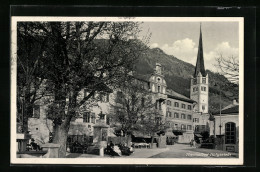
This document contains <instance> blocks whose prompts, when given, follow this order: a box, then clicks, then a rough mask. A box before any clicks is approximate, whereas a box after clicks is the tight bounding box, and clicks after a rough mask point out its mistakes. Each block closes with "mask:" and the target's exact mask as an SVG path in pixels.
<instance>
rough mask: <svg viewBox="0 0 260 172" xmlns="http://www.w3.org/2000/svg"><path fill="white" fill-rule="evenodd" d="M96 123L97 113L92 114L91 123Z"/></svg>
mask: <svg viewBox="0 0 260 172" xmlns="http://www.w3.org/2000/svg"><path fill="white" fill-rule="evenodd" d="M95 121H96V115H95V113H91V122H92V123H93V124H95Z"/></svg>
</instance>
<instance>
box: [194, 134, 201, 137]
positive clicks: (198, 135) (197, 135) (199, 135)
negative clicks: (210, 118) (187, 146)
mask: <svg viewBox="0 0 260 172" xmlns="http://www.w3.org/2000/svg"><path fill="white" fill-rule="evenodd" d="M194 135H195V136H196V137H203V136H202V135H201V134H194Z"/></svg>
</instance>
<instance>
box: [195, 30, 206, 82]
mask: <svg viewBox="0 0 260 172" xmlns="http://www.w3.org/2000/svg"><path fill="white" fill-rule="evenodd" d="M199 73H201V74H202V76H203V77H205V76H206V71H205V67H204V58H203V44H202V33H201V27H200V38H199V47H198V55H197V63H196V67H195V72H194V77H197V76H198V74H199Z"/></svg>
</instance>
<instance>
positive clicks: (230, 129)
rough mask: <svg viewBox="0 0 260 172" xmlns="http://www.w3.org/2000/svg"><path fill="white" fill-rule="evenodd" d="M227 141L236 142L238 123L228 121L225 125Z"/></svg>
mask: <svg viewBox="0 0 260 172" xmlns="http://www.w3.org/2000/svg"><path fill="white" fill-rule="evenodd" d="M225 142H226V144H236V124H235V123H234V122H228V123H226V125H225Z"/></svg>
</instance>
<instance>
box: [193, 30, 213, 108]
mask: <svg viewBox="0 0 260 172" xmlns="http://www.w3.org/2000/svg"><path fill="white" fill-rule="evenodd" d="M208 97H209V86H208V74H207V73H206V70H205V66H204V58H203V44H202V32H201V26H200V38H199V47H198V55H197V63H196V67H195V72H194V75H193V77H192V78H191V89H190V98H191V99H192V100H194V101H196V102H197V104H196V105H195V107H194V110H195V111H196V112H202V113H208V104H209V103H208Z"/></svg>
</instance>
